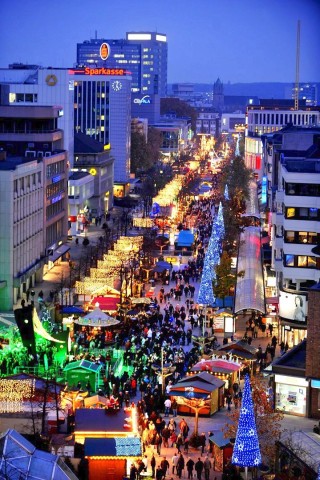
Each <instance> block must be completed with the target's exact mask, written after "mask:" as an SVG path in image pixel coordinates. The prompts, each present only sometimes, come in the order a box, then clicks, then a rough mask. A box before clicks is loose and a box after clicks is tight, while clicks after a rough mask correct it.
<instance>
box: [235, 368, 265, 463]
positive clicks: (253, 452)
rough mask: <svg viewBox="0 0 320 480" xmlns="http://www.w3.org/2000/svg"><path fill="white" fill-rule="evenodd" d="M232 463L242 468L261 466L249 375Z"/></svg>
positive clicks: (246, 377)
mask: <svg viewBox="0 0 320 480" xmlns="http://www.w3.org/2000/svg"><path fill="white" fill-rule="evenodd" d="M231 463H232V464H233V465H238V466H240V467H257V466H259V465H260V464H261V453H260V447H259V440H258V435H257V429H256V422H255V418H254V411H253V403H252V397H251V386H250V380H249V375H246V376H245V383H244V389H243V394H242V405H241V410H240V416H239V424H238V430H237V436H236V441H235V444H234V447H233V453H232V460H231Z"/></svg>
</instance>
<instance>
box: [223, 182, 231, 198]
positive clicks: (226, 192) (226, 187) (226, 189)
mask: <svg viewBox="0 0 320 480" xmlns="http://www.w3.org/2000/svg"><path fill="white" fill-rule="evenodd" d="M224 199H225V200H230V197H229V188H228V184H227V183H226V186H225V187H224Z"/></svg>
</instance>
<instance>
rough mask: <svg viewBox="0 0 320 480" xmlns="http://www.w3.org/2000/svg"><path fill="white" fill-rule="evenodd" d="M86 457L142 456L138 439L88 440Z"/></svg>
mask: <svg viewBox="0 0 320 480" xmlns="http://www.w3.org/2000/svg"><path fill="white" fill-rule="evenodd" d="M84 454H85V456H86V457H139V456H141V455H142V450H141V440H140V438H138V437H118V438H117V437H116V438H86V439H85V441H84Z"/></svg>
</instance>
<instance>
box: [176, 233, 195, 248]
mask: <svg viewBox="0 0 320 480" xmlns="http://www.w3.org/2000/svg"><path fill="white" fill-rule="evenodd" d="M193 241H194V235H193V233H192V232H191V230H181V232H180V233H179V235H178V238H177V242H176V243H177V246H178V247H191V245H192V244H193Z"/></svg>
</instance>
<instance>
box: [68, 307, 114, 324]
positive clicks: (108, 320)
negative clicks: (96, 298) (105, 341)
mask: <svg viewBox="0 0 320 480" xmlns="http://www.w3.org/2000/svg"><path fill="white" fill-rule="evenodd" d="M74 323H76V324H77V325H86V326H90V327H110V326H112V325H118V324H119V323H120V322H119V320H117V319H115V318H113V317H110V315H107V314H106V313H104V312H103V311H102V310H100V308H99V307H96V308H95V309H94V310H93V311H92V312H89V313H88V314H87V315H86V316H85V317H80V318H78V319H76V320H75V321H74Z"/></svg>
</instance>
